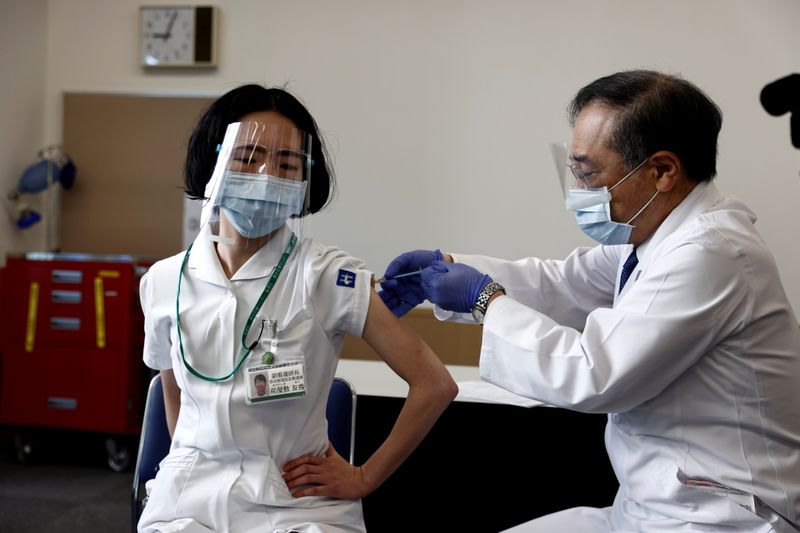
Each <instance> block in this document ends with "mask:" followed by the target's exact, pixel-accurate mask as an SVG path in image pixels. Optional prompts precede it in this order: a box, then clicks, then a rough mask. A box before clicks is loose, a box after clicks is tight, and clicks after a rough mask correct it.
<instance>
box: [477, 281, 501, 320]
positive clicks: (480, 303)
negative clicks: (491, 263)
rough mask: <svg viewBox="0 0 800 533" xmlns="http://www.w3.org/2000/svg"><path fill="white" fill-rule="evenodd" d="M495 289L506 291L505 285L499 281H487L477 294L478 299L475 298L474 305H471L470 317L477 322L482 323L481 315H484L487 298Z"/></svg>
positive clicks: (487, 302)
mask: <svg viewBox="0 0 800 533" xmlns="http://www.w3.org/2000/svg"><path fill="white" fill-rule="evenodd" d="M497 291H503V292H506V289H505V287H503V286H502V285H500V284H499V283H497V282H495V281H492V282H491V283H487V284H486V286H485V287H484V288H483V290H482V291H481V292H480V294H478V299H477V300H475V305H473V306H472V318H474V319H475V322H477V323H478V324H483V317H484V316H485V315H486V306H487V305H488V304H489V298H491V297H492V294H494V293H496V292H497Z"/></svg>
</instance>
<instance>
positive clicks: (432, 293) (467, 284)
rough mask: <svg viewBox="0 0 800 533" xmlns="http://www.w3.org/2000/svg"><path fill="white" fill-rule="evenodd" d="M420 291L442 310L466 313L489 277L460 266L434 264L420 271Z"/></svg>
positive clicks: (440, 262)
mask: <svg viewBox="0 0 800 533" xmlns="http://www.w3.org/2000/svg"><path fill="white" fill-rule="evenodd" d="M420 277H421V278H422V280H421V281H422V292H423V293H424V294H425V297H426V298H427V299H428V300H430V301H431V302H433V303H435V304H436V305H438V306H439V307H441V308H442V309H446V310H447V311H454V312H456V313H469V312H470V311H471V310H472V306H473V305H475V302H476V301H477V300H478V295H479V294H480V293H481V291H482V290H483V288H484V287H485V286H486V285H488V284H489V283H491V282H492V278H490V277H489V276H487V275H486V274H483V273H482V272H478V271H477V270H475V269H474V268H472V267H471V266H469V265H465V264H463V263H445V262H444V261H436V262H434V263H433V264H431V266H430V267H428V268H426V269H425V270H423V271H422V274H421V275H420Z"/></svg>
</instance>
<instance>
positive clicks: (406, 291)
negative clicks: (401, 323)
mask: <svg viewBox="0 0 800 533" xmlns="http://www.w3.org/2000/svg"><path fill="white" fill-rule="evenodd" d="M443 258H444V257H443V256H442V252H441V251H439V250H414V251H412V252H406V253H404V254H400V255H398V256H397V257H396V258H395V259H393V260H392V262H391V263H389V266H388V267H386V272H385V273H384V276H383V277H384V278H385V279H384V281H382V282H381V291H380V292H379V293H378V295H379V296H380V297H381V300H383V303H385V304H386V306H387V307H388V308H389V309H390V310H391V311H392V313H394V314H395V315H396V316H403V315H404V314H406V313H408V312H409V311H410V310H411V309H413V308H414V307H416V306H418V305H419V304H421V303H422V302H423V300H425V294H424V293H423V292H422V287H421V282H420V276H408V277H405V278H399V279H392V278H394V276H397V275H398V274H405V273H407V272H414V271H415V270H419V269H423V268H427V267H429V266H430V265H431V264H432V263H433V262H434V261H441V260H442V259H443Z"/></svg>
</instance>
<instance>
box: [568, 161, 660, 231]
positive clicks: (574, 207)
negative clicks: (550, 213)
mask: <svg viewBox="0 0 800 533" xmlns="http://www.w3.org/2000/svg"><path fill="white" fill-rule="evenodd" d="M645 161H647V159H645V160H644V161H642V162H641V163H639V164H638V165H637V166H636V168H634V169H633V170H631V171H630V172H629V173H628V174H626V175H625V176H624V177H623V178H622V179H621V180H619V181H618V182H617V183H615V184H614V185H613V186H612V187H611V188H610V189H609V188H608V187H605V186H603V187H597V188H592V189H576V188H573V189H569V191H568V193H567V200H566V202H565V204H566V207H567V209H568V210H570V211H574V212H575V221H576V222H577V223H578V227H580V229H581V231H583V232H584V233H585V234H586V235H588V236H589V237H591V238H592V239H594V240H595V241H597V242H599V243H600V244H627V243H628V242H629V241H630V238H631V232H633V228H634V226H631V222H633V220H634V219H635V218H636V217H638V216H639V215H640V214H641V213H642V212H643V211H644V210H645V209H646V208H647V206H648V205H650V204H651V203H652V201H653V200H655V198H656V196H658V192H659V191H656V193H655V194H654V195H653V196H652V197H651V198H650V200H648V201H647V203H646V204H645V205H644V206H643V207H642V208H641V209H640V210H639V211H637V212H636V214H635V215H633V216H632V217H631V218H630V219H629V220H628V222H626V223H624V224H623V223H622V222H614V221H613V220H611V191H612V190H614V188H615V187H616V186H617V185H619V184H620V183H622V182H623V181H625V180H626V179H628V178H629V177H630V176H632V175H633V173H634V172H636V171H637V170H639V168H640V167H641V166H642V165H644V163H645Z"/></svg>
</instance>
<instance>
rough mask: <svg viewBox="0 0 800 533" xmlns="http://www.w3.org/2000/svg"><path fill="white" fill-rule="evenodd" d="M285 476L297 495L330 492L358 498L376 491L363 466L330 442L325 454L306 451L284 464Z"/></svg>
mask: <svg viewBox="0 0 800 533" xmlns="http://www.w3.org/2000/svg"><path fill="white" fill-rule="evenodd" d="M282 475H283V480H284V481H285V482H286V486H287V487H289V490H290V491H291V492H292V496H294V497H295V498H301V497H303V496H329V497H331V498H342V499H347V500H355V499H357V498H361V497H363V496H366V495H367V494H369V493H370V492H372V490H373V489H372V488H370V487H369V485H368V484H367V482H366V481H364V475H363V471H362V469H361V467H359V466H353V465H351V464H350V463H348V462H347V461H345V460H344V458H343V457H342V456H341V455H339V454H338V453H337V452H336V450H335V449H334V448H333V444H331V443H330V442H328V449H327V450H326V451H325V455H324V456H322V457H320V456H318V455H311V454H306V455H303V456H301V457H298V458H297V459H293V460H291V461H289V462H288V463H286V464H285V465H283V474H282Z"/></svg>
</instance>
